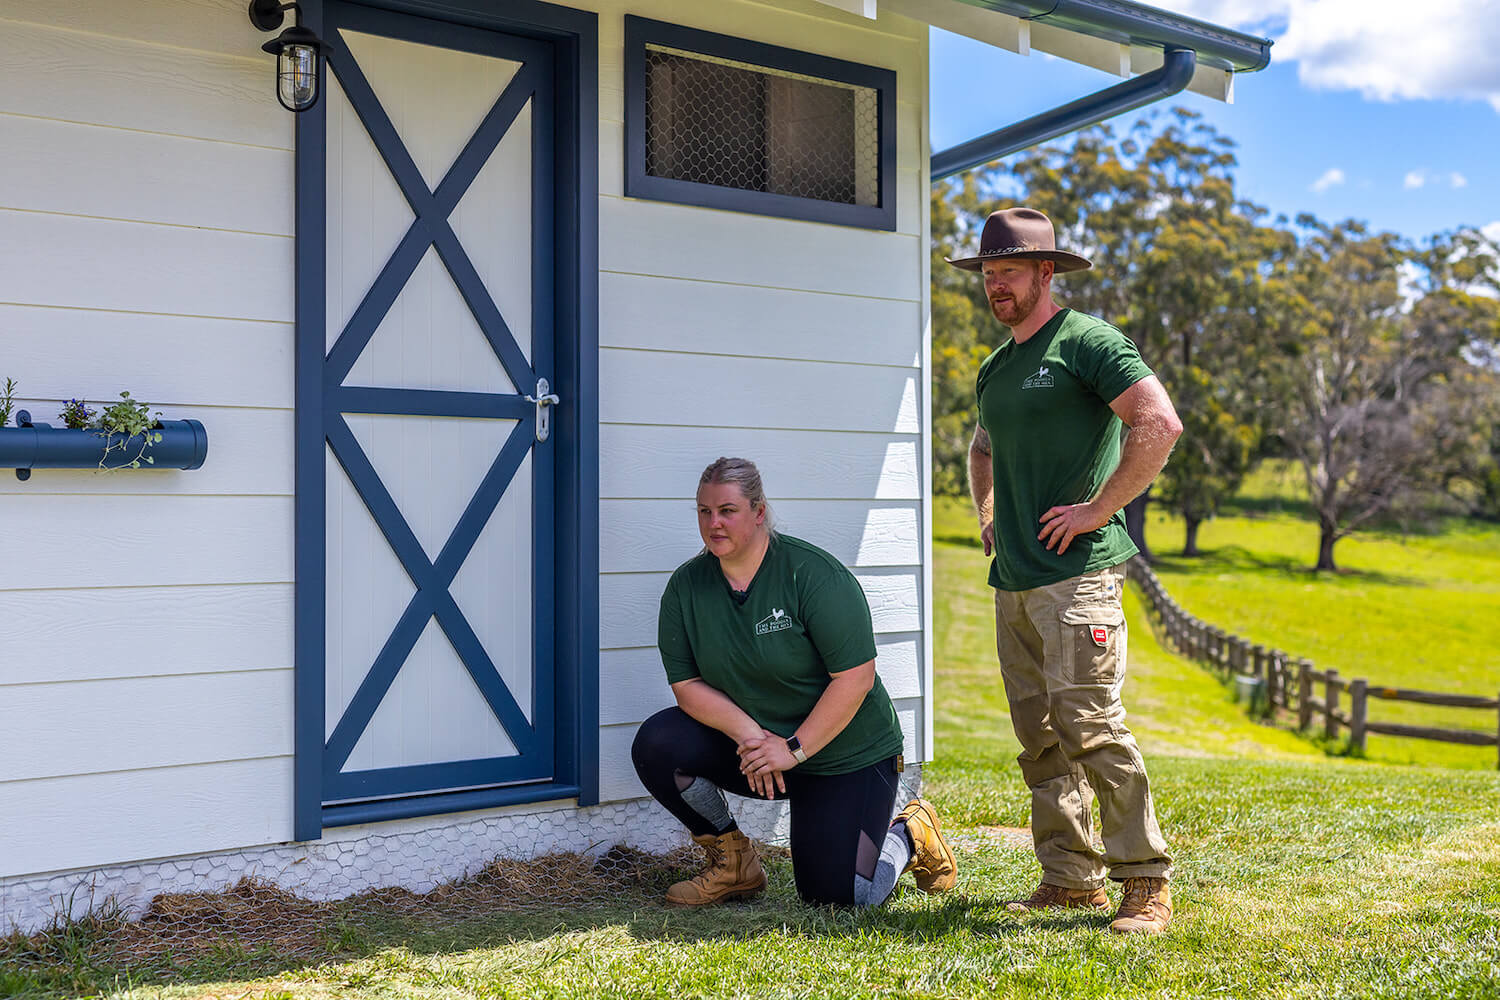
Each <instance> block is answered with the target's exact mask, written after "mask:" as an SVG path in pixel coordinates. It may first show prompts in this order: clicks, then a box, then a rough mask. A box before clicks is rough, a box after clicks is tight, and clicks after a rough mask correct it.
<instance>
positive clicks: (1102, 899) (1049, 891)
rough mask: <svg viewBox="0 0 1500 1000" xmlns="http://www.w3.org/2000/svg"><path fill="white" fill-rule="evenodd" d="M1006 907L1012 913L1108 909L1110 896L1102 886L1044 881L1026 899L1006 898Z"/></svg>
mask: <svg viewBox="0 0 1500 1000" xmlns="http://www.w3.org/2000/svg"><path fill="white" fill-rule="evenodd" d="M1005 908H1006V909H1007V910H1009V911H1010V912H1011V913H1030V912H1032V911H1033V910H1080V909H1081V910H1107V909H1109V896H1108V894H1106V893H1105V891H1104V889H1103V888H1102V887H1101V888H1098V889H1069V888H1068V887H1066V886H1061V885H1053V884H1052V883H1051V882H1043V883H1042V884H1041V885H1039V886H1037V887H1036V891H1035V892H1033V893H1032V894H1031V895H1030V896H1029V897H1027V898H1026V899H1010V900H1006V903H1005Z"/></svg>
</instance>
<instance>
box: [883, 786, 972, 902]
mask: <svg viewBox="0 0 1500 1000" xmlns="http://www.w3.org/2000/svg"><path fill="white" fill-rule="evenodd" d="M891 822H892V825H894V824H896V823H905V824H906V835H907V837H908V838H909V839H910V840H911V846H912V852H911V860H910V861H908V862H907V863H906V867H905V868H903V869H902V871H903V872H911V873H912V875H914V876H915V877H916V879H917V888H918V889H921V890H922V891H923V892H947V891H948V890H949V889H951V888H953V883H954V882H956V881H958V862H957V860H956V859H955V858H954V857H953V852H952V851H951V850H950V849H949V848H948V844H947V842H945V841H944V840H943V831H942V830H940V829H939V828H938V817H937V811H936V810H935V809H933V808H932V806H931V805H930V804H929V803H927V802H925V801H924V800H922V799H912V800H911V801H910V802H908V803H907V804H906V808H905V809H903V810H901V811H900V812H899V813H897V814H896V818H895V819H894V820H892V821H891Z"/></svg>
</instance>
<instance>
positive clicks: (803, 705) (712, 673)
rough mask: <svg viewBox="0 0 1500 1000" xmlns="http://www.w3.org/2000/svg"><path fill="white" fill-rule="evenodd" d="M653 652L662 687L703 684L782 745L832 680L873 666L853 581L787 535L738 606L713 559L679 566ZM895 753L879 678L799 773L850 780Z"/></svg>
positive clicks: (865, 616) (891, 715)
mask: <svg viewBox="0 0 1500 1000" xmlns="http://www.w3.org/2000/svg"><path fill="white" fill-rule="evenodd" d="M657 646H658V648H659V649H660V650H661V659H662V663H663V665H665V666H666V668H667V681H668V683H671V684H676V683H677V682H678V681H685V680H689V679H691V678H694V677H701V678H703V680H704V681H705V682H707V683H708V684H709V685H710V686H712V687H715V688H717V689H718V690H720V691H722V692H724V693H725V694H726V695H728V696H729V697H730V698H731V699H732V700H733V701H734V703H735V704H736V705H738V706H739V707H740V708H742V709H743V710H744V711H745V713H746V714H747V715H749V716H750V717H751V718H752V719H754V720H755V721H756V722H757V723H758V724H759V725H760V726H761V727H763V728H765V729H769V730H770V731H771V732H773V733H778V734H780V735H782V736H791V735H792V734H793V733H794V732H796V730H797V727H798V726H799V725H801V724H802V722H803V720H805V719H806V718H807V716H808V714H809V713H811V712H812V709H813V705H815V704H816V703H817V701H818V698H819V697H821V696H822V694H823V691H824V689H825V688H827V687H828V683H829V677H828V675H829V674H832V673H839V672H841V671H844V670H848V669H850V668H852V667H857V666H859V665H860V664H862V663H868V662H869V661H870V660H873V659H874V658H875V634H874V628H873V626H872V624H871V621H870V605H869V603H868V602H867V601H866V600H865V594H864V591H863V590H862V589H860V586H859V581H857V580H855V579H854V574H852V573H850V572H849V570H848V569H846V568H845V567H844V566H843V564H842V563H840V562H839V561H838V560H837V559H835V558H833V556H831V555H829V554H828V553H827V552H824V551H823V550H822V549H820V548H818V547H817V546H816V545H811V544H809V543H807V542H804V541H802V540H801V539H798V538H792V537H790V536H788V535H775V536H773V537H772V538H771V544H770V546H769V547H768V548H767V549H766V555H765V558H764V559H763V560H762V561H761V564H760V569H759V570H758V571H757V572H756V574H755V579H754V580H753V581H752V582H751V584H750V589H749V591H748V596H747V598H746V600H745V602H744V603H743V604H740V603H739V602H737V601H736V600H735V599H734V597H733V595H732V594H731V592H730V588H729V582H728V581H727V580H725V579H724V573H723V571H722V570H720V569H719V560H718V558H717V557H715V556H714V555H713V554H712V553H708V552H704V553H702V554H700V555H698V556H696V557H695V558H693V559H689V560H688V561H687V562H685V563H683V564H682V565H681V566H679V567H678V568H677V571H676V572H675V573H673V574H672V579H671V580H670V581H669V582H668V583H667V589H666V592H665V593H663V594H662V598H661V615H660V618H659V619H658V622H657ZM901 747H902V737H901V727H900V725H899V723H898V722H897V721H896V710H895V708H894V707H893V706H892V705H891V699H890V696H889V695H887V694H886V691H885V686H884V685H883V684H881V683H880V678H879V676H877V677H876V678H875V684H874V686H873V687H872V688H871V689H870V691H869V693H868V694H866V695H865V700H864V701H863V702H862V703H861V704H860V706H859V711H858V712H856V713H855V715H854V718H853V719H851V720H850V722H849V724H848V725H847V726H845V727H844V729H843V731H841V732H840V733H839V734H838V735H837V736H835V737H834V738H833V740H832V741H831V742H830V743H829V744H828V745H827V746H825V747H824V748H823V749H822V750H820V751H819V752H818V753H817V754H815V755H813V756H812V757H810V758H808V760H807V763H805V764H799V765H797V767H798V770H801V771H806V772H808V773H810V774H846V773H848V772H850V771H857V770H859V769H860V768H862V767H867V766H869V765H870V764H873V763H875V762H876V761H879V760H884V759H885V758H887V757H893V756H895V755H896V754H898V753H900V752H901Z"/></svg>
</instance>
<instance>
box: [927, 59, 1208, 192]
mask: <svg viewBox="0 0 1500 1000" xmlns="http://www.w3.org/2000/svg"><path fill="white" fill-rule="evenodd" d="M1196 65H1197V58H1196V57H1195V56H1194V54H1193V52H1192V51H1191V50H1190V49H1168V50H1167V52H1166V61H1165V62H1163V63H1162V65H1161V68H1160V69H1154V70H1152V71H1151V72H1149V73H1142V74H1141V75H1140V76H1138V77H1135V78H1134V79H1131V80H1126V81H1125V82H1124V83H1117V84H1115V85H1114V86H1113V87H1110V88H1109V89H1107V90H1101V91H1099V92H1098V93H1097V94H1090V95H1089V96H1088V97H1081V98H1079V99H1078V100H1076V101H1073V102H1072V103H1070V104H1064V105H1063V106H1062V107H1059V108H1053V109H1052V110H1051V111H1044V112H1042V113H1041V114H1039V115H1033V116H1032V117H1030V118H1027V119H1026V120H1025V121H1021V122H1017V123H1016V124H1014V125H1010V126H1007V127H1006V128H1002V129H998V130H996V131H994V132H990V133H989V134H988V135H982V136H980V137H979V138H977V139H970V140H969V141H968V142H964V143H960V144H959V145H957V146H954V147H952V148H951V149H945V150H943V151H942V152H940V153H933V154H932V182H933V183H934V184H936V183H937V182H938V181H940V180H942V179H943V178H945V177H951V176H953V175H954V174H957V173H962V172H963V171H965V170H968V169H969V168H970V167H977V166H979V165H980V164H981V163H989V162H990V161H991V160H998V159H999V158H1000V157H1002V156H1009V155H1010V154H1011V153H1015V152H1019V151H1020V150H1023V149H1026V148H1027V147H1029V146H1035V145H1036V144H1037V143H1039V142H1046V141H1047V140H1048V139H1055V138H1057V137H1058V136H1060V135H1066V134H1067V133H1069V132H1074V131H1077V130H1078V129H1081V128H1087V127H1088V126H1090V125H1092V124H1094V123H1095V122H1100V121H1103V120H1104V119H1106V118H1113V117H1114V116H1115V115H1122V114H1124V113H1125V112H1127V111H1134V110H1135V109H1136V108H1139V107H1143V106H1145V105H1147V104H1151V103H1152V102H1154V101H1159V100H1161V99H1162V98H1164V97H1171V96H1172V95H1173V94H1175V93H1177V92H1178V91H1180V90H1182V89H1183V88H1184V87H1186V86H1187V85H1188V82H1189V81H1190V80H1192V78H1193V69H1194V68H1195V67H1196Z"/></svg>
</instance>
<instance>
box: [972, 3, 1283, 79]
mask: <svg viewBox="0 0 1500 1000" xmlns="http://www.w3.org/2000/svg"><path fill="white" fill-rule="evenodd" d="M958 2H959V3H964V4H967V5H969V6H971V7H978V8H980V9H982V10H990V11H994V12H996V13H999V14H1008V15H1010V16H1011V17H1017V18H1021V19H1022V20H1027V21H1032V22H1034V23H1038V24H1047V25H1051V26H1053V27H1056V28H1061V29H1063V30H1065V31H1072V32H1076V33H1078V34H1080V35H1088V36H1090V37H1093V38H1102V39H1106V40H1108V41H1112V42H1120V43H1122V44H1129V45H1141V46H1147V47H1151V48H1158V49H1191V50H1192V51H1193V52H1194V53H1195V54H1196V56H1197V59H1198V63H1199V64H1200V65H1206V66H1214V67H1217V68H1219V69H1223V70H1228V71H1230V72H1233V73H1253V72H1255V71H1256V70H1260V69H1265V68H1266V66H1267V65H1269V63H1270V61H1271V44H1272V43H1271V41H1270V39H1267V38H1260V37H1258V36H1255V35H1248V34H1245V33H1243V32H1239V31H1232V30H1230V29H1228V28H1224V27H1221V26H1219V25H1216V24H1209V23H1208V22H1206V21H1198V20H1195V19H1193V18H1191V17H1182V16H1181V15H1178V14H1170V13H1168V12H1166V11H1163V10H1157V9H1156V8H1154V7H1146V6H1144V5H1142V4H1137V3H1127V2H1124V0H958Z"/></svg>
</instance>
